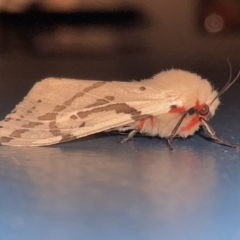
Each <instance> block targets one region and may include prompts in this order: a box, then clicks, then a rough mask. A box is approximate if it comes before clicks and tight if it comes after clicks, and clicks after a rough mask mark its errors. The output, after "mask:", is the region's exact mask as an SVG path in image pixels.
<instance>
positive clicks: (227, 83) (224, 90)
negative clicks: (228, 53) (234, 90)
mask: <svg viewBox="0 0 240 240" xmlns="http://www.w3.org/2000/svg"><path fill="white" fill-rule="evenodd" d="M227 62H228V64H229V68H230V73H229V78H228V81H227V82H226V84H225V85H224V86H223V88H222V89H221V91H220V92H219V93H218V94H217V96H216V97H215V98H214V99H213V100H212V102H211V103H210V104H209V105H211V104H212V103H213V102H214V101H215V100H216V99H217V98H219V97H220V96H222V95H223V93H225V92H226V91H227V90H228V89H229V88H230V87H231V86H232V85H233V84H234V83H235V82H236V81H237V79H238V78H239V76H240V71H239V72H238V74H237V76H236V77H235V78H234V79H233V80H232V65H231V63H230V61H229V59H227Z"/></svg>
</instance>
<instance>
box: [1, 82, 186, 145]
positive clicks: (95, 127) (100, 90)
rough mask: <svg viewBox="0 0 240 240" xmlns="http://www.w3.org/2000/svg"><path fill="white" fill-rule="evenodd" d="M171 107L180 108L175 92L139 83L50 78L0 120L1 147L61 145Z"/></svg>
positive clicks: (179, 101) (179, 100)
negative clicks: (158, 89)
mask: <svg viewBox="0 0 240 240" xmlns="http://www.w3.org/2000/svg"><path fill="white" fill-rule="evenodd" d="M172 105H182V101H181V99H180V98H179V94H178V93H177V92H176V91H172V90H164V91H157V90H156V89H154V88H152V87H149V86H144V84H143V83H141V82H126V83H123V82H116V81H114V82H103V81H88V80H72V79H58V78H48V79H44V80H42V81H41V82H38V83H36V84H35V85H34V87H33V88H32V89H31V91H30V92H29V93H28V95H27V96H26V97H25V98H24V99H23V101H22V102H21V103H19V104H18V105H17V106H16V108H15V109H14V110H13V111H12V112H11V113H10V114H8V115H7V116H6V117H5V119H4V120H3V121H1V122H0V137H1V138H0V139H1V144H3V145H12V146H42V145H51V144H56V143H59V142H65V141H69V140H73V139H76V138H81V137H84V136H87V135H90V134H93V133H97V132H101V131H106V130H110V129H112V128H118V127H121V126H124V125H129V124H133V123H134V122H136V121H138V120H140V119H143V118H146V117H149V116H156V115H160V114H163V113H167V112H168V111H169V110H170V109H171V106H172Z"/></svg>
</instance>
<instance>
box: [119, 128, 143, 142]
mask: <svg viewBox="0 0 240 240" xmlns="http://www.w3.org/2000/svg"><path fill="white" fill-rule="evenodd" d="M138 132H139V129H134V130H132V131H131V132H130V133H129V134H128V136H127V137H126V138H124V139H123V140H122V141H121V143H126V142H128V141H129V140H131V139H132V138H133V137H134V136H135V135H136V134H137V133H138Z"/></svg>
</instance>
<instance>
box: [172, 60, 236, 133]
mask: <svg viewBox="0 0 240 240" xmlns="http://www.w3.org/2000/svg"><path fill="white" fill-rule="evenodd" d="M239 76H240V72H239V73H238V74H237V76H236V77H235V78H234V79H233V78H232V68H231V65H230V76H229V79H228V81H227V82H226V84H225V85H224V86H223V88H222V89H221V90H220V91H219V92H217V91H215V90H213V89H212V87H211V85H210V84H209V82H207V80H203V81H202V82H201V84H202V86H203V89H204V86H205V90H206V92H199V94H198V98H197V100H195V101H196V102H195V104H194V106H191V107H189V108H185V110H183V111H182V112H181V113H182V116H181V118H180V119H179V122H178V123H177V124H176V126H175V128H174V131H172V133H171V136H172V135H175V134H177V135H179V136H181V137H187V136H189V135H192V134H193V133H194V132H195V131H197V130H198V128H199V126H200V125H202V124H203V121H204V122H205V123H206V122H207V121H208V120H209V119H210V118H211V117H212V116H213V115H214V113H215V110H216V109H217V107H218V105H219V103H220V102H219V98H220V97H221V96H222V95H223V93H225V92H226V91H227V90H228V89H229V88H230V87H231V86H232V85H233V84H234V83H235V82H236V81H237V79H238V78H239ZM195 99H196V98H195ZM172 112H177V111H176V110H175V111H174V109H173V110H172Z"/></svg>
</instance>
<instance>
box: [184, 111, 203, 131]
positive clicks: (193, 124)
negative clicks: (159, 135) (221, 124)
mask: <svg viewBox="0 0 240 240" xmlns="http://www.w3.org/2000/svg"><path fill="white" fill-rule="evenodd" d="M198 123H199V116H198V115H196V116H193V117H192V119H191V121H190V122H189V123H188V125H187V126H186V127H184V128H182V129H181V131H187V130H190V129H191V128H192V127H194V126H195V125H196V124H198Z"/></svg>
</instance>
